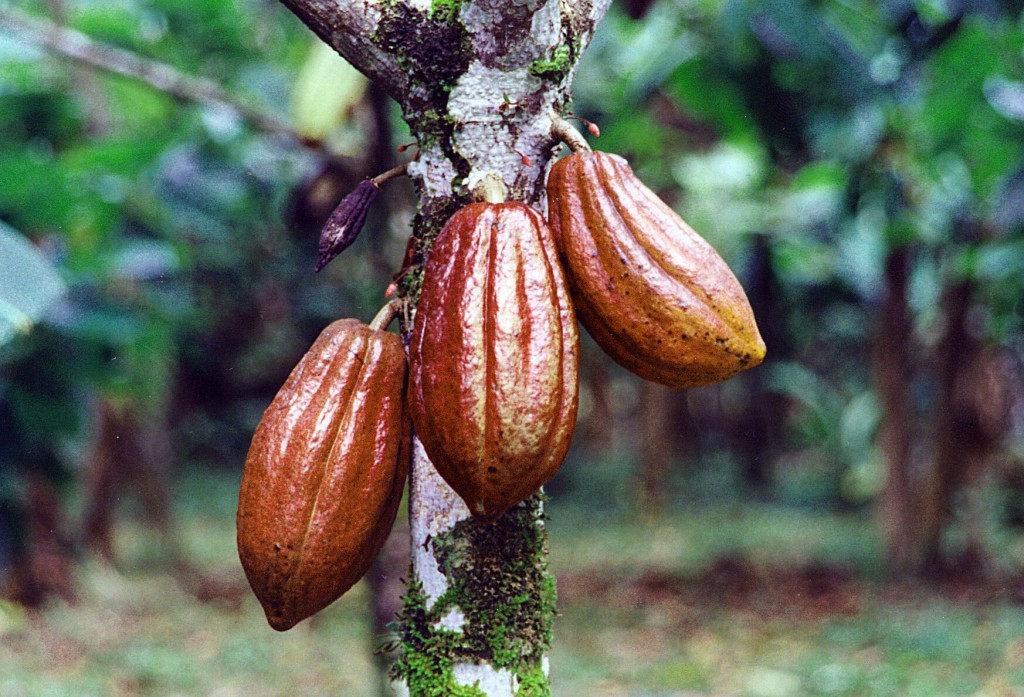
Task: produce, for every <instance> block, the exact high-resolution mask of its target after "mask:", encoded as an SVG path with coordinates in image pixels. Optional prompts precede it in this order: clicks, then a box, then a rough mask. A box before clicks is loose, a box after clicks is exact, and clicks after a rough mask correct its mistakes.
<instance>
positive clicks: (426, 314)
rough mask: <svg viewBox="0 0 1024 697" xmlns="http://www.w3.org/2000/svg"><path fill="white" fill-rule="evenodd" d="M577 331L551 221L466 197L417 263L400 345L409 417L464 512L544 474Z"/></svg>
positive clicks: (568, 421)
mask: <svg viewBox="0 0 1024 697" xmlns="http://www.w3.org/2000/svg"><path fill="white" fill-rule="evenodd" d="M578 360H579V335H578V333H577V328H576V319H575V315H574V312H573V308H572V304H571V302H570V299H569V293H568V288H567V287H566V285H565V278H564V275H563V273H562V269H561V267H560V266H559V263H558V254H557V250H556V249H555V245H554V240H553V239H552V238H551V231H550V230H549V229H548V226H547V223H546V222H545V221H544V218H543V217H542V216H541V215H540V214H539V213H537V212H536V211H535V210H533V209H532V208H530V207H529V206H527V205H525V204H523V203H515V202H510V203H473V204H470V205H468V206H466V207H465V208H462V209H461V210H459V211H458V212H456V213H455V215H453V216H452V218H451V219H450V220H449V221H448V223H447V224H446V225H445V226H444V228H443V229H442V230H441V232H440V234H439V235H438V237H437V240H436V242H435V244H434V247H433V250H432V251H431V253H430V257H429V259H428V261H427V265H426V270H425V273H424V280H423V288H422V293H421V295H420V299H419V304H418V309H417V311H416V321H415V324H414V327H413V333H412V340H411V343H410V346H409V363H410V366H409V395H410V410H411V412H412V420H413V425H414V426H415V428H416V432H417V434H418V435H419V437H420V439H421V441H422V443H423V447H424V449H425V450H426V452H427V455H428V456H429V457H430V459H431V461H432V462H433V463H434V466H435V467H436V468H437V470H438V472H439V473H440V474H441V476H442V477H443V478H444V479H445V481H447V482H448V484H449V485H450V486H451V487H452V489H454V490H455V491H456V492H457V493H458V494H459V496H461V497H462V499H463V500H464V501H465V502H466V505H467V506H468V507H469V510H470V511H471V512H472V513H473V514H474V515H476V516H478V517H480V518H483V519H485V520H493V519H495V518H497V517H498V516H500V515H501V514H502V513H503V512H505V511H506V510H507V509H508V508H510V507H511V506H513V505H515V504H516V503H518V502H520V501H522V500H523V499H525V498H526V497H527V496H529V495H530V494H532V493H533V492H534V491H536V490H537V489H538V488H540V486H541V485H543V484H544V483H545V482H546V481H548V480H549V479H550V478H551V477H552V476H554V474H555V472H557V471H558V468H559V467H560V466H561V464H562V460H564V459H565V454H566V451H567V450H568V449H569V442H570V441H571V440H572V432H573V429H574V428H575V425H576V408H577V404H578V388H579V377H578V370H577V364H578Z"/></svg>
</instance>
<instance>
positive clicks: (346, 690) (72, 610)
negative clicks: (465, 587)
mask: <svg viewBox="0 0 1024 697" xmlns="http://www.w3.org/2000/svg"><path fill="white" fill-rule="evenodd" d="M182 486H183V489H182V491H183V494H184V495H183V496H181V497H180V500H181V502H182V503H181V507H180V510H179V516H178V519H179V522H180V529H181V535H182V540H183V543H184V545H185V547H186V549H187V553H188V557H189V560H190V562H191V563H192V564H193V565H194V567H195V568H199V569H202V571H203V574H202V577H201V578H199V577H197V576H196V575H195V574H189V573H179V574H178V578H177V579H175V577H174V576H173V575H171V574H169V573H168V569H167V566H166V565H165V564H164V563H163V556H162V555H163V550H162V548H161V547H160V545H159V544H158V542H159V541H158V540H157V539H156V538H155V537H154V536H153V535H152V534H151V533H149V532H147V531H145V530H142V529H140V528H139V527H137V526H135V525H132V524H131V523H128V524H126V525H124V526H123V527H122V533H121V536H120V538H119V553H120V559H121V562H120V565H119V566H120V569H119V570H115V569H112V568H110V567H106V566H103V565H100V564H96V563H87V564H86V565H85V566H83V567H82V570H81V574H80V579H79V580H80V587H79V600H78V602H77V603H76V604H74V605H66V604H55V605H52V606H51V607H49V608H47V609H46V611H45V612H43V613H41V614H38V615H29V614H26V613H24V612H22V611H20V610H18V609H16V608H13V607H11V606H3V605H0V696H2V697H43V696H45V697H63V696H65V695H67V696H69V697H70V696H74V697H89V696H92V695H96V696H98V697H99V696H102V697H107V696H114V697H120V696H124V697H128V696H135V695H140V696H141V695H146V696H149V695H153V696H157V695H159V696H167V697H171V696H186V695H188V696H192V695H195V696H214V697H233V696H235V695H238V696H244V697H264V696H266V697H277V696H281V697H284V696H289V697H290V696H293V695H295V696H305V695H308V696H310V697H319V696H328V695H331V696H344V697H349V696H351V697H361V696H363V695H366V696H368V697H370V696H372V695H374V694H375V691H374V689H375V685H376V682H375V676H374V670H373V665H372V662H371V659H370V655H369V647H370V646H371V644H375V643H377V641H378V638H376V637H371V636H370V635H369V630H368V629H367V624H366V611H365V605H366V600H367V591H366V588H365V587H364V586H363V585H359V586H357V587H356V588H355V589H354V590H353V591H352V592H351V593H350V594H348V595H346V596H345V597H344V598H342V599H341V600H340V601H339V602H337V603H335V604H334V605H333V606H331V607H330V608H328V609H327V610H326V611H325V612H323V613H321V614H320V615H318V616H317V617H316V618H314V619H313V620H312V621H311V622H306V623H303V624H302V625H300V626H299V627H297V628H295V629H293V630H291V631H290V632H287V633H285V634H280V633H277V632H274V631H272V630H271V629H270V628H269V627H268V626H267V625H266V623H265V621H264V619H263V617H262V613H261V611H260V609H259V607H258V606H257V604H256V602H255V600H254V599H253V598H252V597H251V595H250V594H249V593H248V589H247V587H245V585H244V579H243V578H242V575H241V571H240V569H239V568H238V565H237V561H236V557H235V551H234V530H233V504H234V501H233V487H234V482H233V481H232V478H231V477H229V476H222V477H210V476H209V475H206V476H201V477H200V476H198V475H197V476H196V477H193V478H191V479H187V480H186V481H185V482H183V485H182ZM551 513H552V519H551V523H550V529H551V537H552V548H553V552H552V565H553V567H554V568H555V571H556V573H557V575H558V577H559V592H560V616H559V619H558V623H557V626H556V646H555V649H554V650H553V652H552V656H551V664H552V671H553V679H554V683H555V694H556V695H557V696H558V697H618V696H623V697H627V696H628V697H644V696H649V697H654V696H657V697H669V696H673V697H681V696H684V695H687V696H688V695H719V696H725V695H730V696H735V697H774V696H779V697H785V696H789V695H794V696H800V695H893V696H900V697H902V696H916V695H920V696H922V697H923V696H933V695H935V696H942V695H974V696H977V697H981V696H982V695H985V696H991V697H1017V696H1024V605H1022V604H1021V603H1020V602H1019V599H1018V598H1017V596H1015V594H1014V593H1013V592H1012V589H1001V588H998V587H989V586H979V585H977V584H966V583H947V584H944V585H941V586H931V587H922V586H913V585H898V584H889V583H884V582H882V581H881V580H880V579H879V577H878V575H877V574H876V573H874V567H873V566H872V563H873V561H872V560H874V559H875V558H877V557H876V549H875V546H874V545H875V543H874V538H873V535H872V534H871V528H870V526H869V525H868V524H867V523H866V522H865V521H863V520H860V519H858V518H856V517H846V518H844V517H841V516H835V515H816V514H813V513H808V512H797V511H793V510H790V509H772V508H767V507H749V506H748V507H730V508H725V507H712V508H705V509H701V510H693V511H689V512H686V513H683V514H679V515H673V516H672V518H671V520H670V521H667V522H665V521H663V522H651V521H640V520H621V519H614V518H609V519H606V520H602V522H601V523H600V525H593V524H588V522H589V519H588V518H586V517H585V516H584V515H583V514H582V512H580V511H577V510H572V509H565V510H560V509H559V508H557V507H555V508H553V509H552V511H551Z"/></svg>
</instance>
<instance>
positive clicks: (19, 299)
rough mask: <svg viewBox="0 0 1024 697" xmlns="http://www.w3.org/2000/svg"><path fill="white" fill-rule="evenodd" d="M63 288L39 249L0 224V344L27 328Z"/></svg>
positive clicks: (27, 329) (11, 229) (61, 293)
mask: <svg viewBox="0 0 1024 697" xmlns="http://www.w3.org/2000/svg"><path fill="white" fill-rule="evenodd" d="M65 290H66V288H65V285H64V282H63V281H62V280H61V278H60V276H59V275H58V274H57V272H56V271H55V270H54V269H53V267H52V266H50V264H49V262H47V261H46V258H45V257H44V256H43V255H42V254H40V252H39V250H37V249H36V248H35V247H33V246H32V244H31V243H30V242H29V241H28V240H26V239H25V238H24V236H22V235H21V234H20V233H18V232H17V231H16V230H14V229H13V228H11V227H9V226H7V225H5V224H3V223H0V344H5V343H7V342H8V341H10V340H11V339H12V338H13V337H14V336H15V335H16V334H18V333H24V332H27V331H29V330H30V329H31V328H32V325H33V324H34V323H35V322H36V321H37V320H38V319H39V318H40V317H41V316H42V315H43V313H45V312H46V310H47V309H49V308H50V306H51V305H53V303H54V302H56V301H57V300H58V299H59V298H60V296H61V295H63V294H64V291H65Z"/></svg>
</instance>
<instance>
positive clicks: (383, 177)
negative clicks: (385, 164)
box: [370, 162, 409, 187]
mask: <svg viewBox="0 0 1024 697" xmlns="http://www.w3.org/2000/svg"><path fill="white" fill-rule="evenodd" d="M408 173H409V163H408V162H406V163H405V164H404V165H398V166H397V167H392V168H391V169H389V170H388V171H387V172H381V173H380V174H378V175H377V176H376V177H372V178H371V179H370V181H371V182H373V184H374V186H377V187H380V185H381V184H383V183H384V182H386V181H387V180H388V179H394V178H395V177H403V176H405V175H406V174H408Z"/></svg>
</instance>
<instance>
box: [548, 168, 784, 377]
mask: <svg viewBox="0 0 1024 697" xmlns="http://www.w3.org/2000/svg"><path fill="white" fill-rule="evenodd" d="M547 192H548V209H549V214H548V218H549V221H550V223H551V230H552V233H553V234H554V237H555V241H556V243H557V244H558V248H559V252H560V254H561V258H562V261H563V264H564V267H565V272H566V278H567V279H568V282H569V288H570V291H571V293H572V298H573V301H574V302H575V304H576V310H577V312H578V313H579V316H580V321H581V322H582V323H583V325H584V326H585V327H586V328H587V330H588V331H589V332H590V335H591V336H592V337H593V338H594V340H595V341H596V342H597V343H598V345H600V346H601V348H602V349H604V351H605V352H606V353H608V355H610V356H611V357H612V358H613V359H615V360H616V361H617V362H618V363H619V364H621V365H622V366H624V367H626V368H627V369H629V370H631V371H632V372H634V373H636V374H637V375H639V376H640V377H642V378H645V379H647V380H651V381H653V382H657V383H661V384H663V385H668V386H669V387H674V388H682V387H697V386H700V385H708V384H711V383H714V382H718V381H720V380H725V379H726V378H728V377H730V376H732V375H734V374H735V373H738V372H740V371H741V370H744V369H746V368H752V367H754V366H755V365H757V364H759V363H760V362H761V361H762V360H763V359H764V354H765V346H764V341H763V340H762V339H761V335H760V333H759V332H758V329H757V323H756V322H755V321H754V313H753V311H752V310H751V309H750V303H749V302H748V301H747V296H746V294H744V292H743V288H742V287H741V286H740V284H739V281H737V280H736V277H735V276H734V275H733V273H732V271H730V270H729V267H728V266H727V265H726V263H725V261H723V260H722V258H721V257H720V256H719V255H718V253H717V252H716V251H715V250H714V249H713V248H712V247H711V245H709V244H708V243H707V242H706V241H705V240H704V239H703V238H702V237H700V235H698V234H697V233H696V232H694V230H693V229H692V228H691V227H690V226H689V225H687V224H686V222H685V221H683V219H682V218H680V217H679V216H678V215H677V214H676V213H675V212H674V211H673V210H672V209H671V208H669V207H668V206H667V205H666V204H665V203H664V202H663V201H662V200H661V199H660V198H658V196H657V195H656V194H655V193H654V192H653V191H651V190H650V189H648V188H647V187H646V186H644V185H643V183H642V182H640V180H639V179H637V177H636V175H634V174H633V171H632V170H631V169H630V167H629V165H628V164H627V163H626V161H625V160H623V159H622V158H621V157H619V156H617V155H610V154H607V153H602V152H576V153H573V154H571V155H569V156H567V157H565V158H563V159H561V160H559V161H558V162H556V163H555V164H554V166H553V167H552V168H551V174H550V176H549V177H548V184H547Z"/></svg>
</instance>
